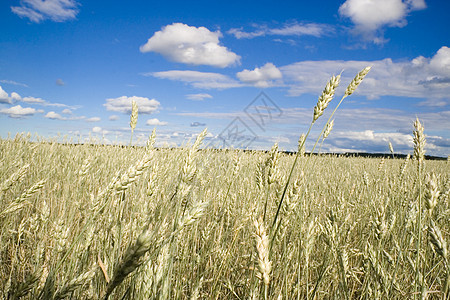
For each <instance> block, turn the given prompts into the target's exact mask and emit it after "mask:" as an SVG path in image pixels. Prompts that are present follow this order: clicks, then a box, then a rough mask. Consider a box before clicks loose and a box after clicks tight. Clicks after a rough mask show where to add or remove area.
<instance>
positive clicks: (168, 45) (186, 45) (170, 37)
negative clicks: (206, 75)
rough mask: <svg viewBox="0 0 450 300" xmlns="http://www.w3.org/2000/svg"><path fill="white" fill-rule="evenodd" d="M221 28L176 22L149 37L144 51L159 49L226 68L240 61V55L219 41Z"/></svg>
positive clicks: (197, 62)
mask: <svg viewBox="0 0 450 300" xmlns="http://www.w3.org/2000/svg"><path fill="white" fill-rule="evenodd" d="M220 37H222V34H221V32H220V31H215V32H211V31H209V30H208V29H207V28H205V27H194V26H188V25H186V24H182V23H173V24H171V25H167V26H165V27H163V28H162V30H161V31H157V32H155V34H154V35H153V36H152V37H151V38H149V39H148V41H147V43H146V44H145V45H143V46H141V47H140V51H141V52H157V53H159V54H161V55H163V56H164V57H166V58H167V59H169V60H172V61H175V62H181V63H185V64H192V65H209V66H214V67H220V68H224V67H227V66H229V65H233V64H236V63H239V59H240V56H238V55H236V54H235V53H233V52H231V51H229V50H228V49H227V48H226V47H224V46H221V45H219V38H220Z"/></svg>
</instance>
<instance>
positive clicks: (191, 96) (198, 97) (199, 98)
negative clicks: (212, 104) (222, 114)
mask: <svg viewBox="0 0 450 300" xmlns="http://www.w3.org/2000/svg"><path fill="white" fill-rule="evenodd" d="M212 97H213V96H211V95H210V94H205V93H201V94H189V95H186V98H188V99H189V100H194V101H203V100H205V99H211V98H212Z"/></svg>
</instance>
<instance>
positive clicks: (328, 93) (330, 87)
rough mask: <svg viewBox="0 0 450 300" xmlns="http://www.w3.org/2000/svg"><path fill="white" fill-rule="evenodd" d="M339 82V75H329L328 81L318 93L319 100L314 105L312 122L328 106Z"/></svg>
mask: <svg viewBox="0 0 450 300" xmlns="http://www.w3.org/2000/svg"><path fill="white" fill-rule="evenodd" d="M340 82H341V75H340V74H339V75H337V76H333V77H331V79H330V81H328V83H327V85H326V86H325V89H324V90H323V92H322V95H320V97H319V100H318V101H317V104H316V106H315V107H314V115H313V123H314V122H315V121H317V119H318V118H319V117H320V116H321V115H322V114H323V112H324V111H325V109H326V108H327V107H328V104H329V103H330V102H331V100H332V99H333V97H334V93H335V91H336V88H337V87H338V86H339V83H340Z"/></svg>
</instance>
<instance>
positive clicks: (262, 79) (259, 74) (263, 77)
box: [236, 63, 283, 88]
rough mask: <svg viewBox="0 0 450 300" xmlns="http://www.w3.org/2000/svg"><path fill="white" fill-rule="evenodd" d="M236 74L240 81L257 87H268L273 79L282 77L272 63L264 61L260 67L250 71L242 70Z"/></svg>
mask: <svg viewBox="0 0 450 300" xmlns="http://www.w3.org/2000/svg"><path fill="white" fill-rule="evenodd" d="M236 75H237V77H238V78H239V79H240V80H241V81H242V82H245V83H248V84H251V85H254V86H256V87H259V88H267V87H270V86H272V85H273V84H274V80H277V79H281V78H282V77H283V76H282V74H281V72H280V70H278V68H277V67H275V65H274V64H272V63H266V64H265V65H264V66H262V67H261V68H255V69H254V70H252V71H250V70H243V71H241V72H239V73H237V74H236Z"/></svg>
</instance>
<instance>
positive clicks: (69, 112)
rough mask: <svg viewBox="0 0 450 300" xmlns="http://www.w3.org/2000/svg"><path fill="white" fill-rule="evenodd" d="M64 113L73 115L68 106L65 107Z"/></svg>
mask: <svg viewBox="0 0 450 300" xmlns="http://www.w3.org/2000/svg"><path fill="white" fill-rule="evenodd" d="M62 113H63V114H66V115H71V114H72V111H71V110H70V109H68V108H65V109H63V111H62Z"/></svg>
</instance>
